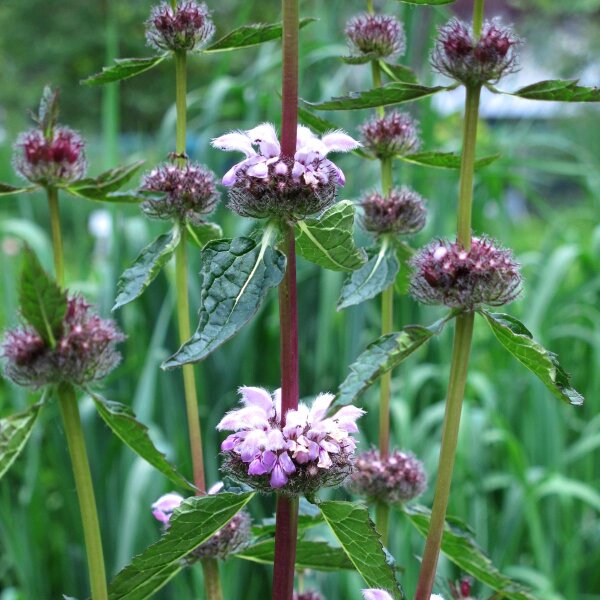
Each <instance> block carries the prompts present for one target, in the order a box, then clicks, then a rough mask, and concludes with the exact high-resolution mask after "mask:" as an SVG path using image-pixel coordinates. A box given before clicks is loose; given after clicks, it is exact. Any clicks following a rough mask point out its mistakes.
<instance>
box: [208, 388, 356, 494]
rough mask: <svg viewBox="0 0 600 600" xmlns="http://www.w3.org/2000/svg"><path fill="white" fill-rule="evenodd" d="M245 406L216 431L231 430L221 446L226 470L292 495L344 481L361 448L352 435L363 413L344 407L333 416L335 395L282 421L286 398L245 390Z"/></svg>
mask: <svg viewBox="0 0 600 600" xmlns="http://www.w3.org/2000/svg"><path fill="white" fill-rule="evenodd" d="M239 391H240V394H241V397H242V405H243V406H242V407H241V408H239V409H236V410H232V411H230V412H228V413H227V414H226V415H225V416H224V417H223V419H222V420H221V422H220V423H219V424H218V426H217V429H219V430H220V431H223V430H230V431H231V430H232V431H234V432H235V433H232V434H231V435H229V436H228V437H227V438H225V440H224V441H223V443H222V444H221V450H222V451H223V452H224V453H225V454H226V455H227V467H226V468H227V470H229V471H230V472H231V473H232V474H233V475H234V476H235V477H237V478H238V479H241V480H243V481H244V482H246V483H249V484H250V485H253V486H254V487H257V488H258V489H263V490H268V489H282V488H285V490H286V491H289V492H290V493H297V491H298V490H307V489H318V487H321V486H322V485H325V483H326V482H329V481H332V480H333V479H335V480H339V479H340V477H342V479H343V478H345V476H346V475H347V471H348V467H349V466H350V464H351V457H352V455H353V454H354V450H355V448H356V442H355V440H354V438H353V437H352V435H351V434H352V433H356V432H357V431H358V428H357V426H356V421H357V419H358V418H359V417H361V416H362V415H363V414H364V411H362V410H361V409H359V408H355V407H353V406H345V407H343V408H341V409H340V410H338V411H337V412H335V413H334V414H333V415H331V416H330V417H328V416H327V412H328V410H329V407H330V405H331V402H332V401H333V398H334V396H333V395H332V394H320V395H319V396H317V398H316V399H315V401H314V402H313V404H312V406H311V407H308V406H307V405H306V404H303V403H301V404H299V406H298V409H296V410H290V411H288V412H287V413H286V416H285V425H283V424H282V419H281V393H280V390H277V391H276V392H275V393H274V394H273V395H272V396H271V395H270V394H269V393H268V392H267V391H266V390H264V389H262V388H254V387H242V388H240V390H239Z"/></svg>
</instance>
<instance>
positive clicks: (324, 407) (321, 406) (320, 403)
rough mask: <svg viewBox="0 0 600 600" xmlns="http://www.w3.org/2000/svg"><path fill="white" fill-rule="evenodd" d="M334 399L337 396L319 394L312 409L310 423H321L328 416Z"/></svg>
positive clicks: (309, 417)
mask: <svg viewBox="0 0 600 600" xmlns="http://www.w3.org/2000/svg"><path fill="white" fill-rule="evenodd" d="M334 398H335V396H334V395H333V394H319V395H318V396H317V397H316V398H315V401H314V402H313V404H312V406H311V408H310V412H309V416H308V420H309V422H310V423H316V422H317V421H320V420H321V419H322V418H323V417H324V416H325V415H326V414H327V411H328V410H329V407H330V406H331V403H332V402H333V399H334Z"/></svg>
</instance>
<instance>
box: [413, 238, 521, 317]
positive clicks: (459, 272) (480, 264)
mask: <svg viewBox="0 0 600 600" xmlns="http://www.w3.org/2000/svg"><path fill="white" fill-rule="evenodd" d="M411 266H412V267H413V269H414V273H413V275H412V280H411V284H410V290H411V293H412V295H413V296H414V297H415V298H416V299H417V300H419V301H421V302H423V303H425V304H445V305H446V306H449V307H451V308H462V309H464V310H468V311H472V310H476V309H477V308H479V306H481V305H482V304H487V305H489V306H502V305H504V304H508V303H509V302H512V301H513V300H514V299H515V298H516V297H517V296H518V295H519V293H520V291H521V273H520V270H519V264H518V263H517V262H516V261H515V259H514V257H513V255H512V252H511V251H510V250H506V249H504V248H500V247H499V246H496V244H495V242H494V241H493V240H491V239H489V238H486V237H484V238H476V237H474V238H473V239H472V242H471V249H470V250H465V249H464V248H463V247H462V245H461V244H459V243H458V242H449V241H448V240H435V241H434V242H432V243H431V244H429V245H428V246H426V247H425V248H423V249H421V250H420V251H419V252H418V254H417V255H416V256H415V257H414V258H413V259H412V261H411Z"/></svg>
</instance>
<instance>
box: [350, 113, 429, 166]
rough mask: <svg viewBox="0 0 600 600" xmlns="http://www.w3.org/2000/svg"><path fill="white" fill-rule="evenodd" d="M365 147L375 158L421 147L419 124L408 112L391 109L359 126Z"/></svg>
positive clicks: (403, 152) (404, 153)
mask: <svg viewBox="0 0 600 600" xmlns="http://www.w3.org/2000/svg"><path fill="white" fill-rule="evenodd" d="M360 132H361V134H362V140H363V144H364V146H365V148H366V149H367V150H368V151H370V152H371V153H372V154H373V155H374V156H376V157H377V158H391V157H392V156H397V155H400V156H404V155H406V154H411V153H413V152H416V151H417V150H418V149H419V148H420V147H421V139H420V138H419V124H418V123H417V121H415V119H413V118H412V117H411V116H410V115H409V114H408V113H406V112H400V111H397V110H392V111H390V112H388V113H387V114H386V115H385V116H383V117H377V116H376V117H372V118H371V119H369V120H368V121H367V122H366V123H365V124H364V125H362V126H361V127H360Z"/></svg>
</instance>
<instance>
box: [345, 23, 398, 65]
mask: <svg viewBox="0 0 600 600" xmlns="http://www.w3.org/2000/svg"><path fill="white" fill-rule="evenodd" d="M346 37H347V38H348V45H349V46H350V51H351V53H352V55H353V56H367V57H372V58H389V57H392V56H398V55H400V54H404V51H405V50H406V36H405V34H404V27H403V25H402V23H401V22H400V21H398V19H396V17H393V16H391V15H373V14H370V13H362V14H360V15H357V16H355V17H353V18H352V19H350V20H349V21H348V23H347V24H346Z"/></svg>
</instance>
